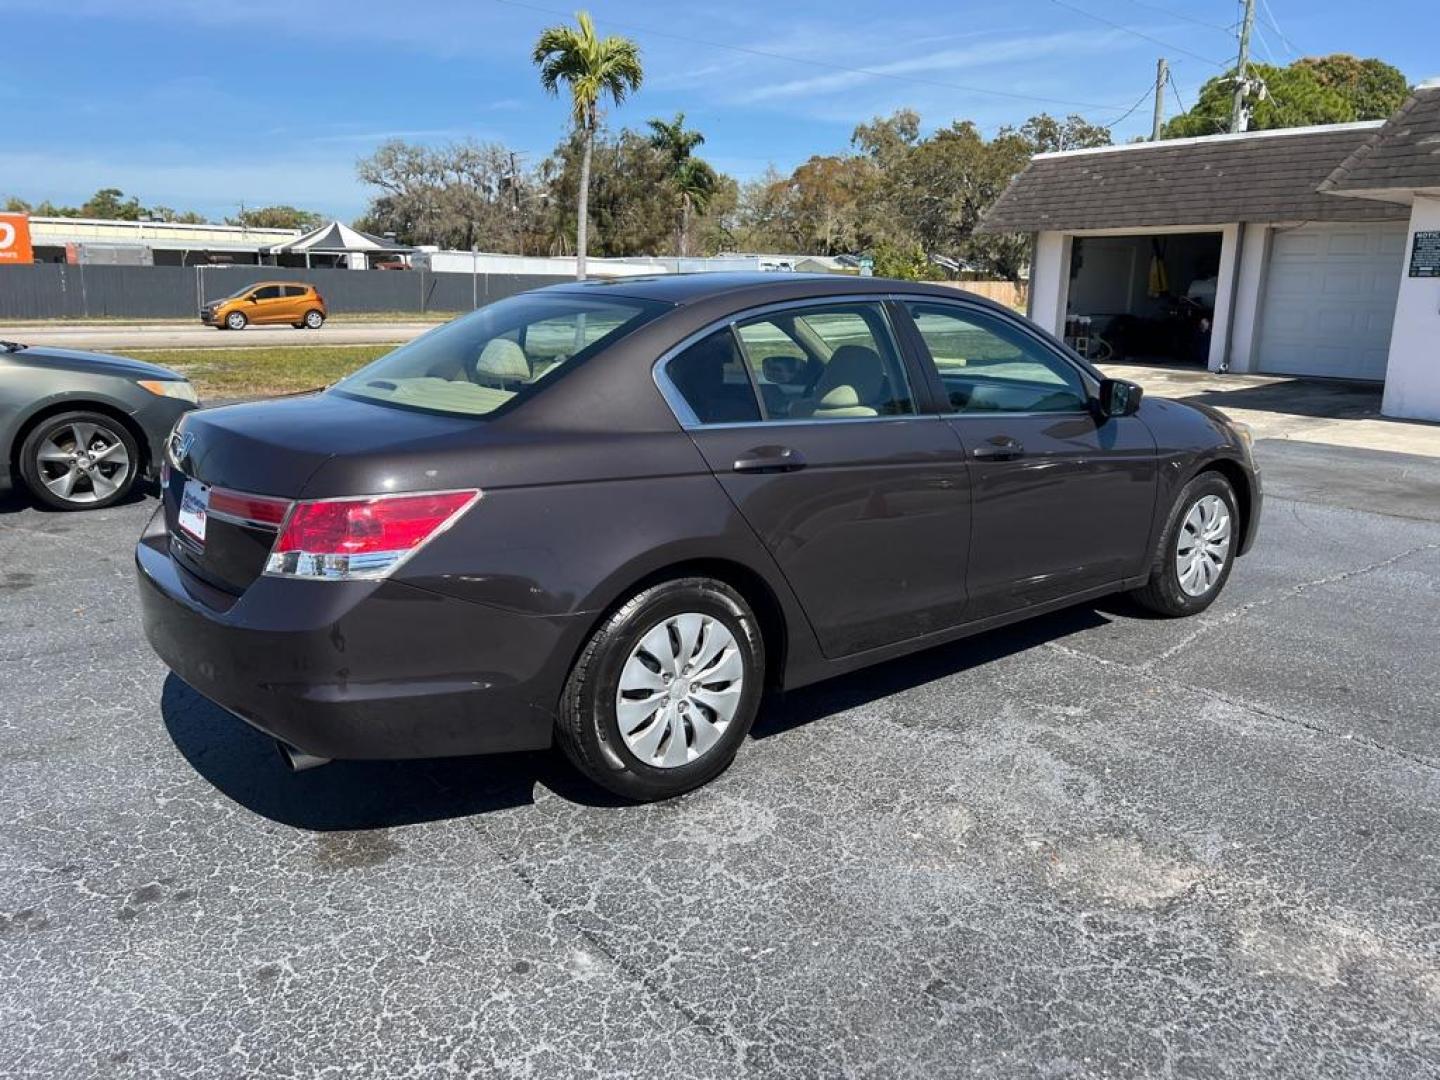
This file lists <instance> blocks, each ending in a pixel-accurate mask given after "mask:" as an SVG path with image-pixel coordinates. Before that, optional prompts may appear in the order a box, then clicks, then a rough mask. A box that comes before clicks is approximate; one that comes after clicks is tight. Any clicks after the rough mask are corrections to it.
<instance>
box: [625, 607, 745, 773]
mask: <svg viewBox="0 0 1440 1080" xmlns="http://www.w3.org/2000/svg"><path fill="white" fill-rule="evenodd" d="M744 684H745V660H744V657H742V656H741V654H740V645H739V643H738V642H737V641H736V640H735V635H734V634H732V633H731V632H730V629H729V628H728V627H727V626H726V625H725V624H724V623H722V622H721V621H720V620H719V619H716V618H715V617H714V616H711V615H701V614H698V613H694V612H689V613H686V614H684V615H671V616H668V617H667V618H665V619H664V620H663V621H662V622H660V623H659V624H658V625H657V626H655V627H653V628H652V629H651V630H650V631H649V632H647V633H646V634H645V636H644V637H642V638H641V639H640V643H639V644H638V645H636V646H635V648H634V649H632V650H631V652H630V656H629V657H628V658H627V659H626V661H625V666H624V667H623V668H621V670H620V687H619V689H618V690H617V691H616V694H615V714H616V717H617V719H618V720H619V724H620V737H621V738H622V739H624V740H625V745H626V746H627V747H628V748H629V750H630V752H631V753H632V754H634V755H635V756H636V757H637V758H639V759H640V760H641V761H642V762H644V763H645V764H646V765H650V766H653V767H655V768H657V769H674V768H678V767H679V766H681V765H688V764H690V763H691V762H692V761H695V760H697V759H698V758H700V757H701V756H702V755H704V754H705V753H706V752H707V751H709V750H710V749H711V748H712V747H713V746H715V744H716V743H718V742H719V741H720V738H721V736H723V735H724V734H725V729H726V728H728V727H729V726H730V723H731V721H733V720H734V719H735V713H736V711H737V710H738V709H739V707H740V698H741V693H742V690H743V689H744Z"/></svg>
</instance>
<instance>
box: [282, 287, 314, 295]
mask: <svg viewBox="0 0 1440 1080" xmlns="http://www.w3.org/2000/svg"><path fill="white" fill-rule="evenodd" d="M284 289H285V295H286V296H308V295H309V294H310V286H308V285H286V286H284Z"/></svg>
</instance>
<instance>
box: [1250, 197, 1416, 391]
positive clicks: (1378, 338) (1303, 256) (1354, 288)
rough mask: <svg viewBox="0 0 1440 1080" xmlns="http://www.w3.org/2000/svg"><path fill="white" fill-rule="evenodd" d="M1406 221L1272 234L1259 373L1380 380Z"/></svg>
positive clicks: (1305, 227)
mask: <svg viewBox="0 0 1440 1080" xmlns="http://www.w3.org/2000/svg"><path fill="white" fill-rule="evenodd" d="M1405 236H1406V228H1405V223H1404V222H1387V223H1378V222H1377V223H1371V224H1364V225H1302V226H1300V227H1298V228H1294V229H1285V228H1281V229H1277V230H1276V231H1275V235H1274V239H1273V243H1272V244H1271V248H1270V269H1269V273H1268V274H1267V275H1266V282H1265V295H1264V299H1263V300H1262V302H1261V309H1260V349H1259V355H1260V363H1259V368H1260V370H1261V371H1268V372H1272V373H1274V374H1277V375H1325V376H1330V377H1332V378H1343V379H1384V378H1385V360H1386V356H1387V353H1388V352H1389V348H1390V326H1391V323H1392V322H1393V321H1394V319H1395V297H1396V295H1397V294H1398V292H1399V290H1400V271H1401V267H1402V265H1403V263H1404V252H1405Z"/></svg>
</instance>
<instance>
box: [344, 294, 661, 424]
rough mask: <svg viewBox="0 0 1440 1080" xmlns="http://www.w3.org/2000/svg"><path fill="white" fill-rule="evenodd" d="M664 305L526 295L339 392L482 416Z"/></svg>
mask: <svg viewBox="0 0 1440 1080" xmlns="http://www.w3.org/2000/svg"><path fill="white" fill-rule="evenodd" d="M666 307H667V305H665V304H660V303H655V302H653V301H649V300H636V299H633V298H631V297H614V298H607V299H603V300H597V299H591V298H590V297H589V296H577V295H573V294H565V293H555V294H550V295H546V294H543V293H530V294H523V293H522V294H521V295H519V296H512V297H510V298H508V299H505V300H500V301H497V302H496V303H493V304H491V305H490V306H489V307H484V308H481V309H480V310H479V311H477V312H475V313H474V314H472V315H467V316H465V317H464V318H461V319H456V320H455V321H454V322H451V323H446V324H445V325H444V326H442V327H440V328H439V329H436V330H432V331H430V333H428V334H424V335H422V336H421V337H418V338H416V339H415V340H414V341H412V342H410V343H409V344H408V345H402V346H401V347H400V348H398V349H396V350H395V351H394V352H392V353H387V354H386V355H384V356H382V357H381V358H380V359H379V360H376V361H375V362H374V363H373V364H370V365H369V366H368V367H364V368H361V369H360V370H359V371H357V372H356V373H355V374H354V375H351V376H350V377H349V378H346V379H342V380H341V381H340V382H338V383H336V384H335V387H334V389H335V390H336V391H338V392H340V393H343V394H350V395H353V396H355V397H362V398H367V399H370V400H374V401H383V402H388V403H390V404H394V405H404V406H408V407H410V408H415V409H425V410H428V411H431V412H441V413H454V414H459V415H464V416H484V415H486V414H488V413H493V412H495V411H497V410H498V409H501V408H503V407H505V406H506V405H509V404H510V403H512V402H514V401H516V400H517V399H520V398H523V397H525V396H526V395H528V394H530V393H531V392H532V391H534V390H535V389H536V388H537V387H538V386H539V385H540V384H542V383H544V382H548V381H549V380H550V379H552V378H558V377H560V376H561V375H563V374H564V372H565V370H566V369H567V368H570V367H573V366H575V365H576V364H578V363H579V362H581V361H583V360H585V359H587V358H588V357H590V356H592V355H595V354H598V353H599V352H601V351H602V350H603V349H605V348H606V347H608V346H609V345H611V344H613V343H614V342H615V341H617V340H619V339H620V338H621V337H623V336H624V335H626V334H628V333H630V332H631V331H632V330H634V329H635V328H637V327H638V326H640V325H642V324H643V323H646V322H649V321H650V320H651V319H653V318H655V317H656V316H658V315H660V314H661V313H662V312H663V311H665V310H666Z"/></svg>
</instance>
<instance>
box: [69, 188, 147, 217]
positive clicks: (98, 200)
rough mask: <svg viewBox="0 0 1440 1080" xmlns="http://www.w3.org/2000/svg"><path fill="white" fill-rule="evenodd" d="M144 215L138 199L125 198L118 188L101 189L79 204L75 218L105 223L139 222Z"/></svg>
mask: <svg viewBox="0 0 1440 1080" xmlns="http://www.w3.org/2000/svg"><path fill="white" fill-rule="evenodd" d="M144 214H145V210H144V208H143V207H142V206H141V205H140V200H139V199H137V198H135V197H134V196H131V197H130V198H128V199H127V198H125V193H124V192H123V191H121V190H120V189H119V188H101V189H100V190H99V191H97V192H95V194H94V195H91V196H90V198H88V199H86V200H85V202H84V203H83V204H81V206H80V210H79V213H78V215H77V216H79V217H87V218H104V219H105V220H107V221H139V220H140V218H141V217H142V216H144Z"/></svg>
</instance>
